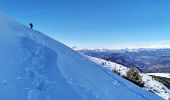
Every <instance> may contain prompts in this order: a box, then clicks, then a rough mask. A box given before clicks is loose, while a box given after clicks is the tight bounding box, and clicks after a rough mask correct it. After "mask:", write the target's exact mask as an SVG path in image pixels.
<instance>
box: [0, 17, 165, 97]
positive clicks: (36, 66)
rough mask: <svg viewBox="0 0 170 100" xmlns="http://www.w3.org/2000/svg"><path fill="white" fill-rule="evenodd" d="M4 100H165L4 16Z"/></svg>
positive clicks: (0, 70)
mask: <svg viewBox="0 0 170 100" xmlns="http://www.w3.org/2000/svg"><path fill="white" fill-rule="evenodd" d="M0 22H1V23H0V26H1V27H0V82H1V84H0V99H1V100H161V99H162V98H160V97H158V96H157V95H155V94H153V93H150V92H147V91H145V90H142V89H140V88H138V87H137V86H136V85H134V84H132V83H130V82H128V81H126V80H124V79H123V78H121V77H119V76H118V75H116V74H114V73H112V72H111V71H109V70H107V69H105V68H102V67H100V65H97V64H95V63H93V62H91V61H90V60H88V59H87V58H86V57H84V56H83V55H80V54H79V53H77V52H75V51H73V50H72V49H70V48H68V47H66V46H65V45H63V44H61V43H59V42H57V41H55V40H53V39H51V38H49V37H47V36H45V35H44V34H42V33H40V32H37V31H34V30H31V29H29V28H27V27H25V26H23V25H21V24H19V23H16V22H14V21H12V20H10V19H8V18H6V17H4V16H3V15H2V14H0Z"/></svg>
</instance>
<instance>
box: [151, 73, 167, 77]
mask: <svg viewBox="0 0 170 100" xmlns="http://www.w3.org/2000/svg"><path fill="white" fill-rule="evenodd" d="M148 75H153V76H159V77H165V78H170V73H148Z"/></svg>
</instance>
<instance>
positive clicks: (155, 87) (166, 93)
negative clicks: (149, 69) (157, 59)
mask: <svg viewBox="0 0 170 100" xmlns="http://www.w3.org/2000/svg"><path fill="white" fill-rule="evenodd" d="M87 58H89V59H90V60H91V61H93V62H95V63H97V64H99V65H102V66H103V67H105V68H107V69H109V70H111V71H116V72H117V73H119V74H120V75H121V76H124V77H126V72H127V71H128V70H129V68H127V67H125V66H122V65H120V64H117V63H114V62H110V61H106V60H103V59H100V58H96V57H90V56H87ZM140 75H141V77H142V81H143V82H144V88H145V89H146V90H149V91H152V92H154V93H155V94H158V95H159V96H161V97H162V98H164V99H166V100H168V98H170V90H169V89H168V88H167V87H166V86H164V85H163V84H162V83H160V82H158V81H156V80H154V79H153V78H152V77H151V76H149V75H148V74H146V73H140Z"/></svg>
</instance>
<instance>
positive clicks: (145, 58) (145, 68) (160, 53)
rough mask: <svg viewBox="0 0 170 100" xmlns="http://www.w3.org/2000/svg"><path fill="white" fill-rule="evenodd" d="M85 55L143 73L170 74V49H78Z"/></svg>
mask: <svg viewBox="0 0 170 100" xmlns="http://www.w3.org/2000/svg"><path fill="white" fill-rule="evenodd" d="M77 51H78V52H80V53H83V54H85V55H89V56H93V57H98V58H102V59H105V60H108V61H112V62H115V63H118V64H121V65H124V66H127V67H136V68H138V69H139V70H140V71H141V72H170V48H147V49H145V48H140V49H121V50H109V49H77Z"/></svg>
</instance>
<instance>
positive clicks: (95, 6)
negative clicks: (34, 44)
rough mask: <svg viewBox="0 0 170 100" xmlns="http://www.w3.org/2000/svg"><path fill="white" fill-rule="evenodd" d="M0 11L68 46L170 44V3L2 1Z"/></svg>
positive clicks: (143, 0)
mask: <svg viewBox="0 0 170 100" xmlns="http://www.w3.org/2000/svg"><path fill="white" fill-rule="evenodd" d="M0 11H1V12H3V13H4V14H6V15H7V16H9V17H11V18H12V19H15V20H17V21H19V22H21V23H23V24H25V25H27V24H28V23H29V22H30V21H32V22H33V24H34V28H35V29H36V30H38V31H41V32H43V33H46V34H47V35H49V36H51V37H53V38H55V39H56V40H58V41H60V42H62V43H64V44H67V45H69V46H78V47H105V48H119V47H123V46H125V47H126V46H130V45H138V44H147V43H152V42H156V41H168V40H170V1H169V0H0Z"/></svg>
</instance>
